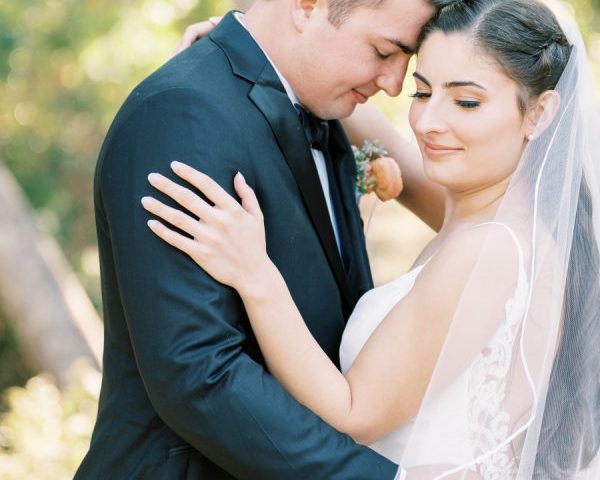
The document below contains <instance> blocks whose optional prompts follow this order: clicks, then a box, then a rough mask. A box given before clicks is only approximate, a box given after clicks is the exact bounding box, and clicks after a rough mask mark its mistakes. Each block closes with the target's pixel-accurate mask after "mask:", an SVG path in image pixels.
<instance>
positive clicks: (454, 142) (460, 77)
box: [409, 32, 527, 192]
mask: <svg viewBox="0 0 600 480" xmlns="http://www.w3.org/2000/svg"><path fill="white" fill-rule="evenodd" d="M414 81H415V84H416V87H415V98H414V99H413V102H412V105H411V108H410V114H409V120H410V125H411V127H412V129H413V131H414V132H415V135H416V137H417V140H418V143H419V147H420V149H421V153H422V155H423V162H424V169H425V173H426V174H427V175H428V176H429V178H431V179H432V180H433V181H435V182H438V183H440V184H441V185H444V186H446V187H448V188H449V189H450V190H452V191H455V192H469V191H477V190H479V189H482V188H486V187H488V186H490V187H491V186H493V185H496V184H498V183H500V182H505V181H506V180H508V179H509V178H510V176H511V175H512V173H513V172H514V170H515V168H516V166H517V163H518V161H519V158H520V156H521V153H522V151H523V148H524V146H525V142H526V132H527V129H526V122H525V120H524V116H523V114H522V112H521V110H520V109H519V104H518V93H519V87H518V85H517V83H516V82H514V81H513V80H512V79H510V78H509V77H508V76H507V75H506V74H505V73H504V72H503V71H502V70H501V69H500V67H499V66H498V65H497V64H496V63H495V62H494V59H493V58H491V57H490V56H488V55H487V54H486V53H484V52H482V51H481V50H479V49H476V48H474V47H473V46H472V40H471V39H470V38H469V36H468V35H467V34H465V33H452V34H449V35H447V34H445V33H443V32H435V33H432V34H431V35H430V36H429V37H427V39H426V40H425V41H424V43H423V44H422V46H421V49H420V50H419V55H418V58H417V67H416V71H415V73H414Z"/></svg>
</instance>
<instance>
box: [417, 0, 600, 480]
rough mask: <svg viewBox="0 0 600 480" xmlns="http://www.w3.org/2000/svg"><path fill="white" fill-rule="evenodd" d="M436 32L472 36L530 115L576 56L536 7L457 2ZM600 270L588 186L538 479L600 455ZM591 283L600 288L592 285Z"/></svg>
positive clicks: (435, 23) (443, 13)
mask: <svg viewBox="0 0 600 480" xmlns="http://www.w3.org/2000/svg"><path fill="white" fill-rule="evenodd" d="M436 31H441V32H444V33H452V32H465V33H467V34H468V35H470V36H471V37H472V40H473V45H475V46H476V47H478V48H480V49H481V50H482V51H483V52H485V53H486V54H487V55H489V56H490V57H491V58H492V59H494V60H495V61H496V62H497V63H498V65H499V66H500V67H501V68H502V70H503V71H504V73H505V74H506V75H507V76H508V77H509V78H511V79H512V80H514V81H515V82H516V83H517V84H518V85H519V87H520V88H519V95H518V98H517V102H518V105H519V108H520V109H521V111H522V112H523V113H524V112H525V111H526V109H527V106H528V104H529V102H530V101H531V100H534V99H536V98H537V97H538V96H539V95H540V94H541V93H543V92H544V91H546V90H552V89H554V88H555V87H556V86H557V83H558V81H559V79H560V77H561V75H562V73H563V71H564V70H565V67H566V65H567V63H568V62H569V57H570V55H571V52H572V47H571V45H570V44H569V41H568V39H567V37H566V35H565V33H564V31H563V30H562V28H561V26H560V24H559V22H558V20H557V19H556V17H555V16H554V14H553V13H552V12H551V11H550V9H549V8H547V7H546V6H545V5H543V4H541V3H539V2H537V1H535V0H456V1H453V2H451V3H450V4H448V5H447V6H446V7H444V8H442V9H440V10H439V11H438V13H437V14H436V15H435V16H434V17H433V18H432V19H431V21H430V22H429V23H428V24H427V25H426V26H425V28H424V29H423V31H422V33H421V36H420V38H419V46H420V45H421V44H422V43H423V42H424V41H425V40H426V38H427V37H428V36H429V35H431V34H432V33H433V32H436ZM579 54H583V52H579ZM590 101H591V99H590ZM575 108H576V107H575ZM599 265H600V259H599V255H598V245H597V244H596V240H595V236H594V233H593V225H592V204H591V198H590V193H589V189H588V187H587V184H586V181H585V178H583V179H582V182H581V188H580V192H579V200H578V203H577V210H576V217H575V226H574V233H573V243H572V246H571V255H570V259H569V266H568V272H567V280H566V287H565V288H566V290H565V297H564V304H563V324H562V331H561V335H560V345H559V347H558V349H557V354H556V357H555V359H554V364H553V368H552V373H551V376H550V383H549V387H548V388H549V390H548V394H547V400H546V404H545V410H544V417H543V421H542V426H541V433H540V438H539V443H538V450H537V452H538V453H537V457H536V461H535V470H534V478H536V479H537V478H539V479H540V480H541V479H546V478H571V476H572V475H573V473H574V472H575V471H576V470H577V469H581V468H584V467H585V466H587V465H588V464H589V463H590V462H591V460H592V459H593V458H594V457H595V455H596V454H597V452H598V450H599V444H598V443H599V439H598V431H597V428H598V425H599V424H600V418H595V417H597V416H598V414H597V412H598V411H600V405H599V399H600V390H599V389H600V387H599V383H598V379H599V378H600V349H599V348H598V346H597V344H598V341H599V339H600V302H599V301H598V299H600V286H599V283H598V281H597V279H598V278H599V275H600V269H599ZM590 278H591V279H596V281H592V282H590V281H589V279H590ZM584 279H586V280H584ZM582 299H583V301H582ZM579 352H585V355H582V354H580V353H579ZM565 379H568V382H566V381H565ZM589 392H594V395H593V396H592V397H591V398H593V399H594V400H593V401H594V402H595V404H594V405H588V404H587V402H589V401H590V400H589V399H590V395H589ZM590 412H594V413H591V415H592V417H594V418H591V417H590ZM576 439H577V440H576ZM581 439H583V440H581Z"/></svg>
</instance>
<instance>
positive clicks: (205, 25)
mask: <svg viewBox="0 0 600 480" xmlns="http://www.w3.org/2000/svg"><path fill="white" fill-rule="evenodd" d="M221 18H223V17H210V18H209V19H208V20H205V21H204V22H198V23H194V24H192V25H188V27H187V28H186V29H185V32H183V37H181V40H180V41H179V44H178V45H177V47H176V48H175V51H174V52H173V53H172V54H171V57H170V58H173V57H175V56H176V55H178V54H180V53H181V52H183V51H184V50H185V49H186V48H188V47H189V46H190V45H191V44H192V43H194V42H195V41H196V40H200V39H201V38H202V37H203V36H204V35H206V34H207V33H208V32H210V31H211V30H212V29H213V28H215V27H216V26H217V24H218V23H219V22H220V21H221Z"/></svg>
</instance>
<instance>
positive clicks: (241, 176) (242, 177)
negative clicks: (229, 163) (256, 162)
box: [235, 170, 246, 183]
mask: <svg viewBox="0 0 600 480" xmlns="http://www.w3.org/2000/svg"><path fill="white" fill-rule="evenodd" d="M235 176H236V177H240V178H241V179H242V180H243V181H244V183H246V178H245V177H244V175H242V172H240V171H239V170H238V172H237V173H236V174H235Z"/></svg>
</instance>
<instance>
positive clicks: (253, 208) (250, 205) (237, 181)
mask: <svg viewBox="0 0 600 480" xmlns="http://www.w3.org/2000/svg"><path fill="white" fill-rule="evenodd" d="M233 187H234V188H235V191H236V193H237V194H238V195H239V196H240V199H241V200H242V207H244V210H246V211H247V212H248V213H250V214H251V215H252V216H253V217H255V218H258V219H259V220H261V221H262V220H263V213H262V210H261V209H260V204H259V203H258V199H257V198H256V194H255V193H254V190H252V188H250V185H248V184H247V183H246V179H245V178H244V176H243V175H242V174H241V173H240V172H238V173H236V174H235V177H233Z"/></svg>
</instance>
